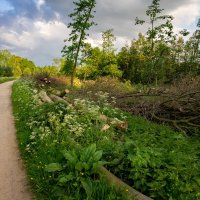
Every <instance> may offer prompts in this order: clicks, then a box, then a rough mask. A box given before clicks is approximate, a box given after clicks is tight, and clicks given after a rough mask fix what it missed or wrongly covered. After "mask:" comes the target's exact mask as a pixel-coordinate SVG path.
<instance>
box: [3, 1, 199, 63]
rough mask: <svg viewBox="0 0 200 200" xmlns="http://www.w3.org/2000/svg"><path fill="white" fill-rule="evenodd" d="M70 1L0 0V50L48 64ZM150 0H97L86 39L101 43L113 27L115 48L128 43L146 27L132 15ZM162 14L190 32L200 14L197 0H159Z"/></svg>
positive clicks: (140, 13) (57, 52) (57, 51)
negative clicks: (93, 17)
mask: <svg viewBox="0 0 200 200" xmlns="http://www.w3.org/2000/svg"><path fill="white" fill-rule="evenodd" d="M72 1H73V0H0V50H2V49H8V50H9V51H11V52H12V53H14V54H16V55H20V56H22V57H26V58H28V59H31V60H33V61H34V62H35V63H36V64H37V65H41V66H44V65H50V64H52V63H53V58H56V57H61V50H62V47H63V46H64V39H65V38H67V37H68V34H69V32H70V30H69V29H68V28H67V26H66V25H67V24H68V23H69V20H70V19H69V17H68V14H69V13H70V12H72V11H73V3H72ZM150 4H151V0H97V6H96V11H97V12H96V14H95V19H94V20H95V22H97V23H98V26H96V27H93V28H92V29H91V30H90V36H89V38H88V41H89V42H91V43H92V45H93V46H100V45H101V33H102V31H105V30H107V29H110V28H113V29H114V34H115V35H116V37H117V41H116V44H115V45H116V48H121V47H122V46H123V45H125V44H127V43H130V41H131V40H132V39H133V38H137V35H138V33H139V32H143V33H145V31H146V29H147V27H144V26H141V27H139V26H137V27H135V26H134V19H135V17H139V18H142V19H145V11H146V9H147V7H148V5H150ZM160 5H161V8H164V9H165V11H164V12H165V14H172V15H173V16H174V17H175V19H174V22H173V24H174V30H175V31H177V32H178V31H179V30H181V29H183V28H187V29H189V31H190V32H193V31H194V30H195V29H196V24H197V20H198V18H199V17H200V0H161V1H160Z"/></svg>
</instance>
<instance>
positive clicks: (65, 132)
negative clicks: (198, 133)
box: [12, 80, 200, 200]
mask: <svg viewBox="0 0 200 200" xmlns="http://www.w3.org/2000/svg"><path fill="white" fill-rule="evenodd" d="M38 92H39V91H38V89H36V87H35V86H34V83H33V82H32V81H30V80H19V81H17V82H16V83H14V86H13V96H12V99H13V105H14V113H15V117H16V127H17V130H18V140H19V146H20V149H21V152H22V156H23V157H24V159H25V161H26V166H27V170H28V174H29V177H30V181H31V183H32V185H33V188H34V190H35V192H36V193H37V198H38V199H125V197H124V196H123V195H124V193H121V192H116V190H115V189H114V188H112V187H110V186H108V185H106V184H105V182H104V180H102V179H100V178H99V175H98V174H97V173H96V169H97V168H98V166H101V165H103V164H104V166H106V168H107V169H109V170H110V171H112V172H113V173H114V174H115V175H117V176H118V177H119V178H121V179H122V180H124V181H125V182H127V183H128V184H129V185H130V186H132V187H134V188H135V189H138V190H139V191H141V192H142V193H144V194H146V195H147V196H150V197H152V198H154V199H180V200H186V199H194V200H195V199H199V198H200V193H199V191H200V190H199V188H200V179H199V174H200V162H199V143H198V141H193V140H192V138H187V137H185V136H184V135H183V134H182V133H179V132H175V131H173V130H171V129H170V128H168V127H165V126H162V125H157V124H154V123H151V122H148V121H147V120H144V119H143V118H140V117H134V116H132V115H130V114H128V113H126V112H122V111H121V110H119V109H116V108H113V107H112V106H110V104H109V103H108V99H107V97H108V94H107V93H104V92H97V93H96V96H97V99H98V100H97V101H96V102H94V101H91V100H88V99H79V98H78V99H74V98H72V97H71V98H69V99H68V102H67V103H63V102H55V103H46V104H41V105H39V104H40V103H39V100H38V95H37V94H38ZM77 146H78V148H77ZM85 152H87V153H85ZM89 155H90V156H89ZM125 192H126V191H125ZM66 196H68V198H66Z"/></svg>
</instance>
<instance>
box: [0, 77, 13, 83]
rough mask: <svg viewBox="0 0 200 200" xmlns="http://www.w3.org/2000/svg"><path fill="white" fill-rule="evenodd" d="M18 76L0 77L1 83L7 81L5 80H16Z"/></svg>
mask: <svg viewBox="0 0 200 200" xmlns="http://www.w3.org/2000/svg"><path fill="white" fill-rule="evenodd" d="M15 79H16V78H14V77H0V84H1V83H5V82H8V81H12V80H15Z"/></svg>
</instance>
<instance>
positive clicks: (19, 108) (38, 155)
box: [12, 79, 126, 200]
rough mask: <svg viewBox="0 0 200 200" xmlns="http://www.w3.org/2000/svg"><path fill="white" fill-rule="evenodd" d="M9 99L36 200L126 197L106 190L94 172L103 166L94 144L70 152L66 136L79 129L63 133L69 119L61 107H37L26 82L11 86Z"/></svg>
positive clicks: (31, 85) (31, 86)
mask: <svg viewBox="0 0 200 200" xmlns="http://www.w3.org/2000/svg"><path fill="white" fill-rule="evenodd" d="M12 99H13V105H14V113H15V117H16V127H17V130H18V131H17V132H18V134H17V136H18V141H19V147H20V149H21V153H22V157H23V158H24V161H25V164H26V166H27V172H28V176H29V179H30V183H31V185H32V187H33V190H34V192H35V194H36V199H40V200H41V199H88V200H89V199H91V200H92V199H97V200H98V199H99V200H103V199H110V200H112V199H113V200H114V199H126V193H125V194H124V192H121V191H116V189H115V188H114V187H112V186H108V185H107V184H106V183H105V181H104V180H103V179H102V178H100V177H99V175H98V174H97V173H96V172H95V170H96V169H97V168H98V167H99V166H101V165H102V164H104V162H102V161H100V159H101V157H102V151H101V150H99V149H98V150H96V145H95V144H90V145H88V146H87V147H84V149H83V148H81V149H80V150H77V149H75V148H74V145H73V142H71V139H70V137H69V134H67V133H69V131H72V132H73V130H74V129H75V130H78V131H79V132H77V134H79V133H80V132H81V129H80V128H79V127H78V128H76V126H75V124H72V126H71V129H69V130H68V129H63V127H64V126H67V124H66V122H67V120H68V118H69V119H70V115H69V116H67V115H66V114H67V112H68V110H67V109H68V108H67V107H66V105H65V104H63V103H52V104H44V105H39V104H38V97H37V89H36V87H35V83H33V81H32V80H27V79H23V80H19V81H17V82H16V83H14V85H13V94H12ZM57 111H58V115H57ZM51 115H52V116H51ZM64 115H66V116H67V117H65V118H66V119H65V120H66V122H65V123H64V122H63V125H62V126H60V122H61V121H60V120H59V119H58V118H59V117H61V118H62V116H63V117H64ZM46 117H47V118H48V120H45V118H46ZM57 120H58V121H57ZM40 122H42V124H43V125H42V124H40ZM74 122H75V119H74ZM77 124H78V122H77ZM69 126H70V124H69ZM82 151H85V152H87V154H84V153H81V152H82ZM88 153H89V155H90V156H89V155H88Z"/></svg>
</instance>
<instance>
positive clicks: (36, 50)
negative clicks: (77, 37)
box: [0, 19, 69, 65]
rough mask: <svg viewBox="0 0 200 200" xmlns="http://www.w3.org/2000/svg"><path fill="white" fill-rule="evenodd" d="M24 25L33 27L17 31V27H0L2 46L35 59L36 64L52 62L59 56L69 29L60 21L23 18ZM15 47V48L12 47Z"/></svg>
mask: <svg viewBox="0 0 200 200" xmlns="http://www.w3.org/2000/svg"><path fill="white" fill-rule="evenodd" d="M21 21H24V24H23V25H26V26H28V27H31V29H29V31H19V32H17V31H16V29H15V27H13V28H10V30H9V31H8V30H7V28H6V27H5V26H4V27H0V32H1V35H0V48H1V49H3V48H4V47H7V49H10V50H11V52H13V53H16V54H19V55H20V56H23V57H27V58H29V59H33V60H34V61H35V62H36V64H38V65H40V64H42V65H45V64H50V63H51V61H52V59H53V58H54V57H59V56H60V52H61V50H62V47H63V46H64V42H63V38H65V37H66V35H68V34H69V30H68V29H67V27H66V26H65V24H63V23H62V22H60V21H49V22H45V21H35V22H34V23H33V24H32V22H31V21H30V20H25V19H24V20H23V19H21ZM12 47H14V48H12Z"/></svg>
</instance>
